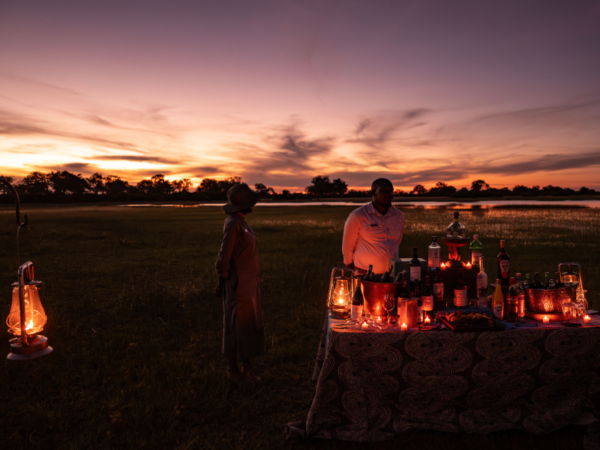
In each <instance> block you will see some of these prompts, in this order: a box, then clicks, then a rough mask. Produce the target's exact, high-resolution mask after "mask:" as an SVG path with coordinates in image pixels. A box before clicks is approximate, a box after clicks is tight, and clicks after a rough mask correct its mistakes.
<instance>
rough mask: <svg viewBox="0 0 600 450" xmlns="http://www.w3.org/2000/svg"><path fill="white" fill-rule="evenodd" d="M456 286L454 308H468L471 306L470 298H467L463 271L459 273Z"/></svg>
mask: <svg viewBox="0 0 600 450" xmlns="http://www.w3.org/2000/svg"><path fill="white" fill-rule="evenodd" d="M457 278H458V279H457V282H456V286H454V307H456V308H466V307H467V306H469V298H468V296H467V286H466V284H465V281H464V280H463V273H462V270H459V271H458V276H457Z"/></svg>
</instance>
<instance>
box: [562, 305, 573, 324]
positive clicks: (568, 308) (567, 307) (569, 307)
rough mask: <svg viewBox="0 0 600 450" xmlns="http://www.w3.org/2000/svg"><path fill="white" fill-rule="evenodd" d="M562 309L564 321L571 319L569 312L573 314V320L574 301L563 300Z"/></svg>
mask: <svg viewBox="0 0 600 450" xmlns="http://www.w3.org/2000/svg"><path fill="white" fill-rule="evenodd" d="M562 311H563V321H564V322H566V321H568V320H569V314H571V321H573V303H571V302H563V304H562Z"/></svg>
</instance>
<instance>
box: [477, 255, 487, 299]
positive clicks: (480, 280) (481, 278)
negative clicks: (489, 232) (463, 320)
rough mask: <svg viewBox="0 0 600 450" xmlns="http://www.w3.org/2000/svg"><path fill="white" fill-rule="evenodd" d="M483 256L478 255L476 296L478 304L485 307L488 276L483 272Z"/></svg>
mask: <svg viewBox="0 0 600 450" xmlns="http://www.w3.org/2000/svg"><path fill="white" fill-rule="evenodd" d="M483 262H484V259H483V256H481V257H479V273H478V274H477V297H478V298H479V302H478V306H479V307H480V308H487V291H488V276H487V273H485V267H484V263H483Z"/></svg>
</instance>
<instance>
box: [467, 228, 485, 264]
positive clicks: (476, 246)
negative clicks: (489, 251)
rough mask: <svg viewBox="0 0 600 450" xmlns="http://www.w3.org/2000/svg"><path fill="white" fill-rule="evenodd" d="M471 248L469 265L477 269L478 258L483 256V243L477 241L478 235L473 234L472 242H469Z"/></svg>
mask: <svg viewBox="0 0 600 450" xmlns="http://www.w3.org/2000/svg"><path fill="white" fill-rule="evenodd" d="M469 250H471V265H472V266H473V269H479V258H481V257H482V256H483V244H482V243H481V242H479V235H478V234H474V235H473V242H471V243H470V244H469Z"/></svg>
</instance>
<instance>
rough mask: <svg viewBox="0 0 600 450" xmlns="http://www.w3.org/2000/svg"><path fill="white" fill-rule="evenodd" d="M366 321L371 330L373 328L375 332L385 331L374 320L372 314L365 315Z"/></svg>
mask: <svg viewBox="0 0 600 450" xmlns="http://www.w3.org/2000/svg"><path fill="white" fill-rule="evenodd" d="M365 321H366V322H367V325H369V328H372V329H373V330H375V331H381V330H383V328H381V326H379V324H378V323H377V322H375V320H373V318H372V316H371V314H365Z"/></svg>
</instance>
